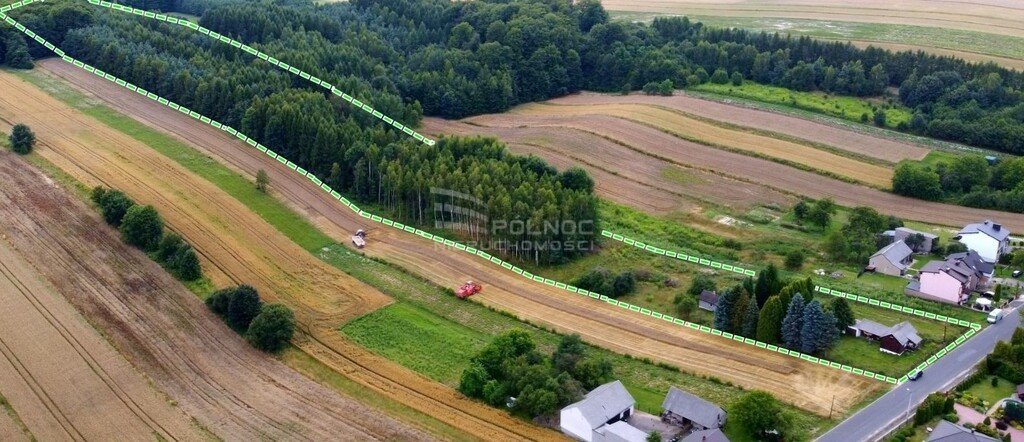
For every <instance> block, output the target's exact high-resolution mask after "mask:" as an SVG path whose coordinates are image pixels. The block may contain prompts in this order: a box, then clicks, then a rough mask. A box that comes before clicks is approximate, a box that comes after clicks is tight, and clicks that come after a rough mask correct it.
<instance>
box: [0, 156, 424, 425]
mask: <svg viewBox="0 0 1024 442" xmlns="http://www.w3.org/2000/svg"><path fill="white" fill-rule="evenodd" d="M44 139H45V138H44ZM0 176H2V177H3V178H4V181H5V183H7V184H9V185H6V186H3V188H0V229H2V231H4V232H5V234H6V235H7V241H9V243H10V244H11V248H10V249H7V248H6V246H0V256H3V257H4V258H5V259H4V261H3V262H4V267H5V269H10V266H9V265H8V260H7V257H8V256H12V252H11V250H18V252H16V253H15V254H16V255H20V258H18V259H24V260H25V262H27V263H28V264H30V265H31V266H33V267H34V268H35V269H36V272H38V273H39V274H40V275H41V276H42V277H43V278H45V280H46V281H47V282H48V283H49V284H52V285H53V287H55V288H56V290H57V291H59V292H60V293H62V294H63V295H64V296H65V297H67V298H68V300H69V301H70V302H71V303H72V304H74V306H75V307H77V308H78V309H79V310H80V311H81V312H83V314H84V315H85V316H87V317H88V318H90V319H91V320H92V321H93V322H94V323H95V324H96V325H97V327H98V328H100V329H101V330H103V333H104V336H106V337H107V338H108V339H110V340H111V342H112V343H113V344H114V345H115V346H117V347H118V348H119V349H121V351H122V352H124V354H125V355H126V356H127V357H128V359H129V360H130V361H131V363H132V364H133V365H134V366H135V367H138V368H139V369H140V370H142V371H143V372H145V373H146V374H147V375H148V377H149V378H151V379H152V380H153V382H154V384H155V386H157V387H159V388H160V389H161V390H162V391H164V392H165V393H166V394H167V396H168V397H167V398H166V399H164V398H162V397H160V398H156V397H155V396H154V395H153V393H151V392H150V393H147V392H146V391H141V390H140V388H130V386H128V387H121V388H116V387H117V384H116V383H115V382H114V381H117V380H118V379H119V378H120V376H118V375H117V372H116V371H111V370H109V369H107V370H98V371H97V372H96V373H95V374H94V373H93V372H92V371H90V370H88V368H86V370H85V371H86V372H87V373H88V374H90V375H95V376H98V377H102V378H107V379H105V381H106V383H107V384H109V385H110V387H109V388H110V389H111V390H112V391H111V392H107V391H103V389H100V388H90V383H89V382H81V383H80V382H77V381H78V380H79V379H80V380H82V381H88V379H86V378H85V377H83V376H78V375H74V373H79V372H80V371H79V370H71V369H69V368H75V367H76V366H77V365H78V364H77V361H75V360H74V359H73V358H71V357H67V358H65V359H63V360H62V361H59V362H57V361H55V362H53V364H54V365H51V366H50V367H49V368H43V367H34V368H33V367H25V368H26V369H25V370H24V371H22V370H20V369H19V370H18V372H19V373H21V372H24V373H31V375H32V376H33V377H34V378H36V380H38V381H47V380H48V379H49V378H50V377H56V378H58V379H59V378H62V377H64V376H68V375H69V374H71V376H69V378H68V381H69V382H72V384H71V385H73V386H68V387H67V388H66V389H65V390H63V391H51V392H50V393H51V394H50V395H49V396H48V397H46V398H45V399H46V400H47V401H51V402H56V403H57V404H62V403H65V402H72V401H73V402H75V403H77V404H78V406H80V407H85V408H86V409H89V408H91V409H92V410H91V412H92V413H94V414H95V416H94V417H95V418H96V420H95V422H88V424H87V425H82V424H81V423H80V422H77V421H78V419H76V415H75V414H74V413H73V412H74V409H73V408H70V407H69V408H68V409H67V410H63V411H65V412H68V413H67V416H64V415H58V416H55V418H54V419H55V420H57V421H61V422H60V423H61V424H62V425H61V426H58V427H57V429H61V427H63V429H64V430H65V431H68V432H69V433H70V434H69V436H62V435H59V434H53V436H54V437H49V436H50V435H51V434H50V433H44V432H38V433H35V432H34V434H35V435H36V436H37V437H39V438H40V439H41V440H65V439H74V440H82V439H85V440H114V439H118V440H120V439H135V440H144V439H151V438H152V435H154V434H156V435H159V436H160V437H161V438H164V439H170V440H182V439H186V440H189V439H191V440H206V439H209V438H210V435H209V434H204V433H203V432H200V431H196V430H193V429H192V428H191V427H189V420H188V419H186V418H185V417H184V415H183V414H181V412H180V411H178V412H177V413H178V414H180V415H181V416H178V417H177V419H173V420H172V419H167V418H165V417H164V415H165V414H166V412H161V410H160V409H159V408H154V407H153V405H152V404H151V403H154V402H155V403H156V404H157V405H163V406H164V408H170V406H169V405H168V402H167V401H170V400H173V401H174V402H175V403H176V404H177V405H178V407H180V410H183V411H185V412H186V413H188V414H189V415H190V416H192V417H193V418H194V419H195V420H196V421H197V422H198V423H199V424H201V425H202V426H203V428H204V429H206V430H209V431H210V432H212V433H214V434H215V435H217V436H218V437H220V438H223V439H226V440H258V439H275V440H277V439H302V440H306V439H308V440H324V439H331V438H336V437H337V436H338V435H346V436H350V437H352V438H355V439H364V440H370V439H372V440H384V439H408V440H413V439H416V440H419V439H426V438H429V436H428V435H426V434H424V433H422V432H421V431H419V430H416V429H414V428H411V427H409V426H407V425H406V424H403V423H401V422H398V421H395V420H393V419H391V418H388V417H386V416H384V415H383V414H382V413H381V412H379V411H377V410H374V409H371V408H369V407H367V406H365V405H363V404H361V403H359V402H357V401H355V400H354V399H351V398H345V397H341V396H339V395H338V394H336V393H334V392H332V391H330V390H328V389H326V388H324V387H323V386H321V385H319V384H317V383H315V382H313V381H311V380H309V379H307V378H305V377H303V376H301V375H299V374H298V373H296V372H294V371H292V370H291V369H289V368H288V367H285V366H284V365H282V364H281V363H280V362H278V361H276V360H275V359H273V358H271V357H270V356H268V355H266V354H264V353H261V352H259V351H257V350H255V349H253V348H252V347H251V346H250V345H249V344H248V343H246V342H245V341H244V340H243V339H242V337H241V336H239V335H238V334H237V333H235V332H233V331H231V330H230V329H228V327H227V326H226V325H224V324H223V322H222V321H221V320H220V319H219V318H217V317H215V316H214V315H213V314H212V313H210V312H209V311H208V310H207V308H206V307H205V306H204V305H203V303H202V302H201V301H200V300H199V299H197V298H196V297H195V295H193V294H192V293H191V292H189V291H188V290H187V289H186V288H185V287H184V286H182V285H181V283H179V282H178V281H176V280H175V279H174V278H172V277H171V276H170V275H169V274H167V273H166V272H165V271H164V270H163V269H161V268H160V267H159V266H158V265H157V264H156V263H154V262H152V261H151V260H150V259H149V258H148V257H146V256H145V254H143V253H141V252H140V251H138V250H135V249H132V248H129V247H128V246H126V245H124V244H123V243H122V242H121V240H120V236H119V234H118V233H117V231H116V230H113V229H111V228H109V227H107V226H106V225H105V224H103V222H102V220H101V219H100V217H99V216H98V215H97V214H95V213H94V212H93V210H92V209H91V208H89V207H86V206H85V205H84V204H83V203H82V202H81V201H79V200H76V199H73V198H72V197H70V196H68V195H67V194H66V193H64V192H62V191H61V190H60V189H58V188H56V187H55V186H53V185H51V184H49V183H47V182H46V181H45V180H46V178H45V177H44V176H43V175H42V174H41V173H39V172H37V171H35V170H33V169H32V168H31V166H29V165H28V164H27V163H25V162H24V161H21V160H20V159H17V158H15V157H14V156H13V155H11V154H6V155H2V156H0ZM14 262H15V263H16V264H15V267H14V271H15V272H17V273H21V274H24V272H23V271H21V272H18V270H19V269H18V264H17V262H18V261H14ZM30 284H31V283H30ZM0 293H6V291H2V292H0ZM22 293H26V292H22ZM37 293H38V292H37ZM4 305H5V306H6V305H9V304H7V303H6V302H5V304H4ZM38 305H39V307H38V308H42V307H44V306H46V305H47V304H46V301H40V303H39V304H38ZM40 312H41V313H42V312H47V313H49V310H40ZM58 315H59V313H58ZM58 315H54V316H51V317H50V318H48V322H50V323H51V324H53V326H54V327H61V328H60V329H61V334H63V335H64V337H63V339H65V340H67V344H64V345H65V346H66V345H76V344H77V345H83V346H84V345H85V344H86V343H88V342H90V341H92V340H96V339H100V338H99V336H96V333H95V332H92V335H93V336H94V337H90V335H89V334H88V333H81V332H76V331H75V330H74V329H73V328H72V327H73V326H74V324H73V323H72V322H63V321H61V320H60V317H59V316H58ZM25 316H27V315H25ZM17 325H19V324H18V323H14V324H10V326H11V328H17V327H16V326H17ZM20 325H21V326H27V325H29V324H25V323H21V324H20ZM64 325H67V326H68V328H66V329H65V328H63V326H64ZM7 326H8V325H7V323H6V322H5V323H4V324H3V325H0V327H7ZM28 330H32V331H34V332H36V333H33V334H34V335H36V336H33V337H34V338H35V339H30V342H29V343H27V344H26V343H24V342H17V344H19V345H21V346H22V347H26V346H27V347H28V348H36V349H45V353H49V352H52V351H54V350H59V349H60V348H61V343H59V342H50V341H49V340H44V339H43V338H44V335H43V333H41V332H44V331H45V330H44V329H42V328H39V329H28V328H26V330H25V331H23V332H21V333H22V334H29V333H27V331H28ZM3 336H4V341H5V344H8V346H10V345H11V344H12V343H11V342H9V341H8V338H15V339H19V340H20V338H21V336H18V333H17V332H16V330H3ZM41 341H42V342H41ZM5 353H6V351H5ZM39 353H44V352H39ZM81 354H82V358H85V359H87V360H89V361H91V362H92V365H94V366H98V364H99V363H100V362H104V363H105V362H107V361H110V362H111V363H113V362H116V360H115V358H116V355H114V356H109V355H102V354H88V353H85V352H81ZM30 356H31V355H30ZM53 357H58V355H53ZM101 357H102V358H104V359H100V358H101ZM20 362H22V363H25V362H26V360H25V358H21V359H20ZM122 363H123V364H124V365H126V366H127V363H126V362H124V361H122ZM56 367H61V368H60V370H58V372H59V373H53V372H54V369H55V368H56ZM115 367H116V365H115ZM94 368H95V367H94ZM60 372H62V373H63V375H62V374H61V373H60ZM0 373H7V370H2V371H0ZM91 384H96V382H92V383H91ZM100 385H103V383H100ZM141 385H142V387H146V386H147V385H146V384H145V383H142V384H141ZM4 391H5V394H8V399H11V402H12V404H14V407H15V410H18V411H19V414H20V416H21V417H22V418H23V419H25V420H26V423H27V424H28V426H29V428H33V431H34V427H33V423H34V420H36V419H42V418H44V417H48V415H47V414H46V413H45V410H34V409H31V408H28V407H25V408H22V407H20V406H19V403H18V402H16V401H15V400H14V399H15V398H14V397H12V396H10V390H9V389H7V388H4ZM114 394H116V397H112V396H113V395H114ZM19 400H20V398H19ZM47 408H50V409H51V410H56V409H55V408H54V407H51V406H50V405H49V404H48V405H47ZM118 408H126V409H127V411H121V412H119V411H118ZM129 411H130V412H129ZM172 411H174V410H172ZM68 422H69V423H74V424H75V426H68V425H64V424H65V423H68ZM86 430H88V431H89V432H86Z"/></svg>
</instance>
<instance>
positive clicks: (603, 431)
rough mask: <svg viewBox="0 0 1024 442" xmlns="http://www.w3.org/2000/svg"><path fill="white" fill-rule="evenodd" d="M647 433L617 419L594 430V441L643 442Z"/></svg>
mask: <svg viewBox="0 0 1024 442" xmlns="http://www.w3.org/2000/svg"><path fill="white" fill-rule="evenodd" d="M646 440H647V433H645V432H644V431H643V430H641V429H639V428H637V427H634V426H632V425H630V424H627V423H626V422H625V421H618V422H615V423H611V424H608V425H605V426H603V427H600V428H597V429H595V430H594V442H645V441H646Z"/></svg>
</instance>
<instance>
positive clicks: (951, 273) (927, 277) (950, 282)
mask: <svg viewBox="0 0 1024 442" xmlns="http://www.w3.org/2000/svg"><path fill="white" fill-rule="evenodd" d="M994 272H995V266H994V265H993V264H992V263H990V262H988V261H985V260H984V258H983V257H982V256H981V255H980V254H979V253H978V252H976V251H974V250H970V251H967V252H964V253H953V254H951V255H949V256H947V257H946V260H945V261H932V262H930V263H928V264H925V266H924V267H922V268H921V270H920V271H919V272H918V280H916V281H911V282H910V283H909V284H907V289H906V290H905V293H906V294H907V295H910V296H917V297H919V298H925V299H930V300H933V301H940V302H947V303H950V304H962V303H965V302H967V299H968V298H969V297H970V293H971V292H973V291H975V290H978V289H979V288H984V287H986V286H987V285H988V283H989V280H990V279H991V277H992V275H993V273H994Z"/></svg>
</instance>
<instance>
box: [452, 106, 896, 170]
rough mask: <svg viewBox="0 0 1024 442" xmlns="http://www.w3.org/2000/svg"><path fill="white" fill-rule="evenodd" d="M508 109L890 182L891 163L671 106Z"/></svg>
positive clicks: (472, 120)
mask: <svg viewBox="0 0 1024 442" xmlns="http://www.w3.org/2000/svg"><path fill="white" fill-rule="evenodd" d="M510 113H511V114H514V115H523V116H529V117H576V116H587V115H607V116H612V117H616V118H621V119H624V120H628V121H632V122H634V123H639V124H643V125H646V126H651V127H654V128H656V129H658V130H660V131H663V132H666V133H669V134H672V135H675V136H677V137H680V138H683V139H687V140H691V141H694V142H697V143H700V144H706V145H710V146H713V147H719V148H723V149H727V150H732V151H736V152H741V153H749V154H751V155H754V156H759V157H762V158H765V157H766V158H771V159H773V160H781V161H782V162H785V163H787V164H798V165H802V166H804V167H809V168H811V169H812V170H815V171H824V172H828V173H829V174H834V175H837V176H842V177H846V178H849V179H853V180H856V181H858V182H861V183H864V184H868V185H871V186H874V187H878V188H886V187H889V185H890V183H891V182H892V169H891V168H889V167H885V166H879V165H876V164H870V163H867V162H864V161H861V160H858V159H854V158H850V157H849V156H843V155H839V154H837V153H833V152H830V151H826V150H822V149H819V148H816V147H812V146H811V145H807V144H800V143H795V142H792V141H788V140H781V139H777V138H772V137H769V136H765V135H760V134H754V133H751V132H748V131H743V130H735V129H730V128H725V127H721V126H718V125H715V124H711V123H710V122H707V121H701V120H698V119H695V118H692V117H689V116H686V115H684V114H682V113H679V112H676V111H674V110H672V109H669V108H662V107H657V106H653V105H647V104H631V103H623V104H596V103H592V104H586V105H578V106H576V105H548V104H543V103H533V104H526V105H522V106H518V107H516V108H514V109H512V111H511V112H510ZM466 121H468V122H470V123H479V124H482V125H484V126H491V125H492V124H489V123H488V121H490V117H489V116H483V117H478V118H470V119H467V120H466Z"/></svg>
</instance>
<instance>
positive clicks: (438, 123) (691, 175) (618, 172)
mask: <svg viewBox="0 0 1024 442" xmlns="http://www.w3.org/2000/svg"><path fill="white" fill-rule="evenodd" d="M424 131H425V132H426V133H429V134H432V135H437V136H443V135H479V134H481V133H482V132H485V133H486V134H487V135H490V136H494V137H497V138H500V139H502V140H504V141H505V142H507V143H508V146H509V149H510V150H511V151H512V152H515V153H517V154H521V155H528V154H533V155H537V156H539V157H542V158H544V159H545V160H547V161H549V162H550V163H552V164H554V165H556V166H558V167H559V168H564V167H568V166H580V167H583V168H584V169H587V171H589V172H590V173H591V175H593V177H594V181H595V182H596V185H597V192H598V194H599V195H600V196H602V197H604V198H608V199H609V200H611V201H615V202H617V203H620V204H625V205H628V206H631V207H635V208H637V209H640V210H644V211H646V212H648V213H668V212H673V211H689V210H691V209H692V210H694V211H700V209H701V208H702V207H706V206H707V205H709V204H710V205H716V206H725V207H729V208H731V209H735V210H741V211H742V210H747V209H749V208H751V207H753V206H756V205H765V204H784V205H788V204H790V203H794V202H796V198H794V197H793V196H792V195H787V194H785V193H783V192H778V191H775V190H772V189H767V188H765V187H764V186H760V185H757V184H754V183H750V182H746V181H741V180H736V179H732V178H728V177H724V176H722V175H720V174H716V173H714V172H712V171H708V170H702V169H697V168H692V167H688V166H684V165H679V164H673V163H671V162H668V161H650V157H648V156H646V155H645V154H644V153H642V152H639V151H637V150H634V149H624V148H623V146H622V145H620V144H617V143H615V142H613V141H611V140H608V139H605V138H601V137H598V136H595V135H593V134H590V133H587V132H585V131H580V130H575V129H566V130H560V131H553V130H551V129H549V128H543V127H492V128H486V129H485V130H484V129H481V127H479V126H474V125H471V124H467V123H464V122H460V121H450V120H442V119H440V118H426V119H424Z"/></svg>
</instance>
